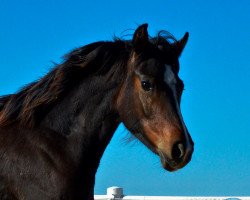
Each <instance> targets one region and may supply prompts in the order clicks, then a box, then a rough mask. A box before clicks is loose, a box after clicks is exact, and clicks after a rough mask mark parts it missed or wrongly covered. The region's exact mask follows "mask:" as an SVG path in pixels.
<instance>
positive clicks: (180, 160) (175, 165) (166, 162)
mask: <svg viewBox="0 0 250 200" xmlns="http://www.w3.org/2000/svg"><path fill="white" fill-rule="evenodd" d="M193 151H194V146H193V145H192V147H189V148H187V149H185V148H184V145H183V144H181V143H179V144H176V145H174V147H173V149H172V153H171V156H168V155H167V154H165V153H164V152H163V151H161V150H160V149H159V150H158V154H159V157H160V159H161V164H162V167H163V168H164V169H166V170H168V171H170V172H174V171H177V170H178V169H181V168H183V167H184V166H186V165H187V164H188V163H189V162H190V160H191V158H192V154H193Z"/></svg>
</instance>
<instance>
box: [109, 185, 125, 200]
mask: <svg viewBox="0 0 250 200" xmlns="http://www.w3.org/2000/svg"><path fill="white" fill-rule="evenodd" d="M107 196H108V198H109V199H116V198H117V199H119V198H123V189H122V188H121V187H117V186H113V187H109V188H108V189H107Z"/></svg>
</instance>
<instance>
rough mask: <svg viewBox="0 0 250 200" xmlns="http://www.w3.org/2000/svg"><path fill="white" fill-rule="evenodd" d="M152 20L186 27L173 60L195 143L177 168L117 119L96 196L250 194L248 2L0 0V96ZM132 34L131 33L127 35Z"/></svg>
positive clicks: (178, 32) (173, 28)
mask: <svg viewBox="0 0 250 200" xmlns="http://www.w3.org/2000/svg"><path fill="white" fill-rule="evenodd" d="M145 22H147V23H149V33H150V34H151V35H154V34H156V32H157V31H158V30H162V29H165V30H168V31H170V32H171V33H173V34H174V35H175V36H176V37H177V38H180V37H182V35H183V34H184V33H185V31H189V32H190V39H189V42H188V44H187V46H186V48H185V50H184V52H183V54H182V57H181V59H180V62H181V72H180V76H181V77H182V79H183V80H184V82H185V92H184V94H183V98H182V99H183V100H182V106H181V107H182V112H183V115H184V120H185V121H186V125H187V127H188V129H189V132H190V134H191V135H192V137H193V140H194V142H195V152H194V156H193V159H192V161H191V163H190V164H188V166H186V167H185V168H184V169H182V170H180V171H177V172H175V173H169V172H166V171H164V170H163V169H162V168H161V165H160V161H159V158H158V157H156V156H155V155H153V154H152V153H151V152H150V151H149V150H147V149H146V148H145V147H144V146H143V145H142V144H140V142H138V141H134V142H131V143H129V144H127V142H126V138H127V137H128V135H129V133H128V132H127V131H126V130H125V128H124V127H123V126H122V125H121V126H120V127H119V128H118V130H117V131H116V133H115V136H114V138H113V139H112V141H111V143H110V145H109V146H108V148H107V150H106V152H105V154H104V157H103V158H102V161H101V164H100V168H99V170H98V173H97V179H96V186H95V193H96V194H104V193H105V192H106V188H107V187H109V186H113V185H118V186H121V187H123V188H124V190H125V193H126V194H129V195H192V196H194V195H250V169H249V167H250V144H249V143H250V92H249V91H250V82H249V79H250V50H249V49H250V40H249V36H250V23H249V22H250V4H249V1H247V0H238V1H235V0H231V1H218V0H211V1H198V0H193V1H169V0H162V1H161V0H155V1H142V0H137V1H131V0H127V1H123V2H122V1H113V0H110V1H104V0H102V1H101V0H97V1H83V0H82V1H80V0H70V1H69V0H64V1H62V0H60V1H59V0H54V1H52V0H51V1H42V0H36V1H31V0H23V1H18V0H12V1H9V0H1V4H0V30H1V31H0V70H1V72H0V95H3V94H6V93H13V92H15V91H16V90H17V89H18V88H20V87H21V86H23V85H24V84H27V83H29V82H31V81H33V80H35V79H37V78H39V77H40V76H42V75H44V74H45V73H46V72H47V71H48V70H49V69H50V68H51V67H52V66H53V64H52V62H60V61H61V57H62V56H63V55H64V54H65V53H67V52H69V51H70V50H71V49H73V48H75V47H79V46H81V45H85V44H88V43H90V42H94V41H98V40H111V39H112V37H113V35H114V34H116V35H117V36H121V35H122V31H124V30H126V29H130V28H132V29H134V28H136V27H137V25H138V24H141V23H145ZM128 33H132V31H130V32H128Z"/></svg>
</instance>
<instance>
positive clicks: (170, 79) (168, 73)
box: [164, 65, 177, 85]
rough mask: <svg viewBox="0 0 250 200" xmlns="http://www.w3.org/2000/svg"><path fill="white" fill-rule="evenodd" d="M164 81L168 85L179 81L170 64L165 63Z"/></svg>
mask: <svg viewBox="0 0 250 200" xmlns="http://www.w3.org/2000/svg"><path fill="white" fill-rule="evenodd" d="M164 81H165V82H166V83H167V84H168V85H174V84H176V83H177V80H176V76H175V74H174V72H173V70H172V67H171V66H170V65H165V73H164Z"/></svg>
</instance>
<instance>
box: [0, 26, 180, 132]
mask: <svg viewBox="0 0 250 200" xmlns="http://www.w3.org/2000/svg"><path fill="white" fill-rule="evenodd" d="M150 41H151V43H152V44H153V45H155V46H156V47H158V46H159V45H160V46H163V47H164V48H165V49H169V48H170V47H171V41H172V42H173V41H174V42H175V41H176V39H175V38H174V37H173V36H172V35H171V34H170V33H168V32H166V31H160V32H159V34H158V35H157V37H154V38H151V39H150ZM131 46H132V44H131V41H128V40H121V39H119V38H115V41H114V42H96V43H91V44H89V45H86V46H83V47H81V48H78V49H75V50H73V51H72V52H70V53H69V54H67V55H66V56H64V62H63V63H62V64H59V65H56V66H55V67H54V68H53V69H52V70H51V71H50V72H49V73H48V74H47V75H45V76H44V77H42V78H41V79H39V80H37V81H35V82H32V83H30V84H28V85H27V86H25V87H23V88H21V89H20V90H19V91H18V92H17V93H15V94H9V95H5V96H2V97H0V126H2V127H3V126H7V125H10V124H12V123H14V122H19V124H20V125H21V126H28V127H34V126H35V125H37V124H38V123H39V121H40V119H42V118H43V117H44V116H45V115H46V113H48V111H49V110H50V109H51V108H52V107H53V105H55V103H56V102H58V101H59V100H60V99H62V98H63V97H64V95H65V94H66V93H67V92H68V91H69V89H70V88H72V87H74V86H75V85H77V83H79V81H80V80H82V79H84V78H86V77H88V76H90V75H93V74H96V73H98V74H99V73H105V72H106V71H107V70H112V69H110V66H112V65H114V64H115V63H117V64H118V65H122V64H124V62H126V61H127V59H128V57H129V56H130V51H131Z"/></svg>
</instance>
